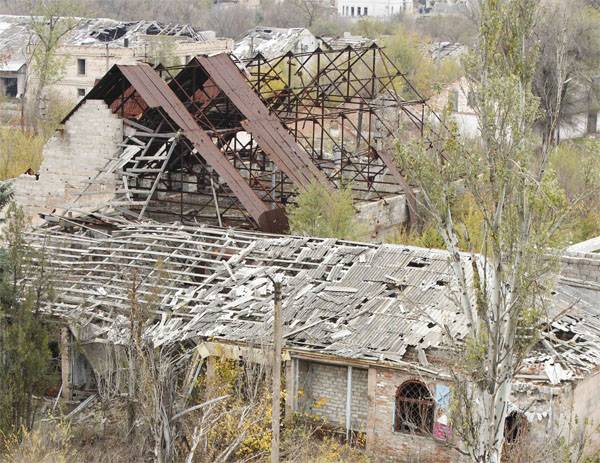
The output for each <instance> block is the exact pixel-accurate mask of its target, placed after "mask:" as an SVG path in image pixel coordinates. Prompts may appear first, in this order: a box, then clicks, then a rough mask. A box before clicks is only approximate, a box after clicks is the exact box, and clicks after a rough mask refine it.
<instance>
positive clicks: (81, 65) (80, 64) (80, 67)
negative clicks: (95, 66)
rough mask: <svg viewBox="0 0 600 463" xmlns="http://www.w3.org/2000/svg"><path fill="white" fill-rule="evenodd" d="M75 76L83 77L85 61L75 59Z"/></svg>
mask: <svg viewBox="0 0 600 463" xmlns="http://www.w3.org/2000/svg"><path fill="white" fill-rule="evenodd" d="M77 74H79V75H80V76H85V60H84V59H81V58H79V59H77Z"/></svg>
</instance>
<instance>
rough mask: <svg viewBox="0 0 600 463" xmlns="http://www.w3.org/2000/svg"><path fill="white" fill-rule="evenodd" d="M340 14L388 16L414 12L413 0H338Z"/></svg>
mask: <svg viewBox="0 0 600 463" xmlns="http://www.w3.org/2000/svg"><path fill="white" fill-rule="evenodd" d="M337 10H338V14H339V15H340V16H343V17H347V18H361V17H374V18H386V17H391V16H395V15H398V14H413V13H414V12H415V5H414V1H413V0H338V2H337Z"/></svg>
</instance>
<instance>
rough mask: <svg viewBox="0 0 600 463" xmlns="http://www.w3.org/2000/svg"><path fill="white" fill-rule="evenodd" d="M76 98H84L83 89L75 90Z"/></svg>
mask: <svg viewBox="0 0 600 463" xmlns="http://www.w3.org/2000/svg"><path fill="white" fill-rule="evenodd" d="M77 96H78V97H79V98H82V97H84V96H85V88H78V89H77Z"/></svg>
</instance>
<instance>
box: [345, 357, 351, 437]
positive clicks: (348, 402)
mask: <svg viewBox="0 0 600 463" xmlns="http://www.w3.org/2000/svg"><path fill="white" fill-rule="evenodd" d="M351 430H352V367H351V366H348V367H347V378H346V440H348V439H349V438H350V431H351Z"/></svg>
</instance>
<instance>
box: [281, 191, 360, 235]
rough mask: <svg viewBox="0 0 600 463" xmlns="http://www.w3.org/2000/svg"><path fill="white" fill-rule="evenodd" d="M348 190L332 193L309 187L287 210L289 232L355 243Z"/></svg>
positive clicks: (355, 227) (355, 226)
mask: <svg viewBox="0 0 600 463" xmlns="http://www.w3.org/2000/svg"><path fill="white" fill-rule="evenodd" d="M355 217H356V213H355V211H354V206H353V200H352V190H351V189H350V188H348V187H345V188H341V189H339V190H336V191H334V192H329V191H327V190H326V189H325V188H324V187H323V186H321V185H312V186H311V187H310V188H309V189H308V190H307V191H305V192H304V193H301V194H300V195H298V197H297V205H295V206H290V207H289V208H288V218H289V223H290V231H291V232H292V233H293V234H297V235H306V236H319V237H329V238H339V239H357V238H358V237H359V236H361V228H362V227H360V226H359V224H358V223H357V222H356V218H355Z"/></svg>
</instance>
